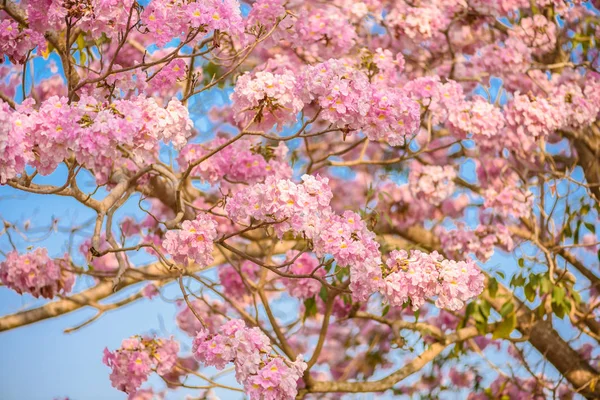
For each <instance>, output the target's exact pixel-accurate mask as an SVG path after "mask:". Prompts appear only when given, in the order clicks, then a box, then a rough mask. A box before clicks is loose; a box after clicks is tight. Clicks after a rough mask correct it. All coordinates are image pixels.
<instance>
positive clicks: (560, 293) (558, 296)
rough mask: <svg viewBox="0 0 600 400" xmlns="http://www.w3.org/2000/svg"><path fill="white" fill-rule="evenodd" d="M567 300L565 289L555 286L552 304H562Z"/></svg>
mask: <svg viewBox="0 0 600 400" xmlns="http://www.w3.org/2000/svg"><path fill="white" fill-rule="evenodd" d="M564 299H565V289H564V288H562V287H560V286H554V288H553V289H552V303H556V304H562V303H563V301H564Z"/></svg>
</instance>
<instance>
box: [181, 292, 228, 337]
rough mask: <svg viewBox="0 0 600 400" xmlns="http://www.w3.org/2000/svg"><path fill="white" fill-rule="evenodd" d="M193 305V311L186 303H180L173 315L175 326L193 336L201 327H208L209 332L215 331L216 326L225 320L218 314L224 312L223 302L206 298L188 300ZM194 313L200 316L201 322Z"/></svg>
mask: <svg viewBox="0 0 600 400" xmlns="http://www.w3.org/2000/svg"><path fill="white" fill-rule="evenodd" d="M190 304H191V306H192V307H194V311H195V313H194V312H192V310H191V309H190V307H189V306H188V304H187V303H185V302H183V303H182V304H181V309H180V310H179V312H178V313H177V316H176V317H175V322H176V323H177V327H179V329H181V330H182V331H184V332H185V333H187V334H188V335H189V336H191V337H194V336H196V333H198V332H199V331H201V330H202V329H208V331H210V332H216V331H217V330H218V328H219V327H220V326H221V325H222V324H223V323H224V322H225V318H224V317H223V316H222V315H221V314H219V312H224V311H225V308H224V306H223V304H222V303H221V302H219V301H217V300H211V299H208V298H202V299H196V300H194V301H191V302H190ZM196 314H197V315H199V316H200V317H201V318H202V322H201V321H199V320H198V318H197V317H196Z"/></svg>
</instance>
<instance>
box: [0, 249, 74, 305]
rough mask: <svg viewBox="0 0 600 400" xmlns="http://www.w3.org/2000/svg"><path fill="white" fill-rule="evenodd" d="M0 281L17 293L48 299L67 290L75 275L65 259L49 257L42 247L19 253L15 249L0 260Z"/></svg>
mask: <svg viewBox="0 0 600 400" xmlns="http://www.w3.org/2000/svg"><path fill="white" fill-rule="evenodd" d="M0 281H2V283H3V284H4V285H6V286H7V287H9V288H11V289H13V290H15V291H16V292H17V293H19V294H23V293H29V294H31V295H32V296H33V297H40V296H41V297H45V298H47V299H51V298H53V297H54V296H56V295H57V294H59V293H60V294H67V293H68V292H70V291H71V289H72V288H73V284H74V283H75V275H73V273H72V272H71V271H70V270H69V269H68V266H67V261H66V260H53V259H51V258H50V257H48V251H47V250H46V249H43V248H38V249H35V250H34V251H31V252H29V253H26V254H21V255H19V253H18V252H17V251H16V250H13V251H11V252H10V253H8V254H7V255H6V259H5V260H4V261H2V262H1V263H0Z"/></svg>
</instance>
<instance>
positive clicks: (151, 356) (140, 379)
mask: <svg viewBox="0 0 600 400" xmlns="http://www.w3.org/2000/svg"><path fill="white" fill-rule="evenodd" d="M178 352H179V343H177V342H176V341H175V340H173V339H160V338H150V337H141V336H133V337H131V338H129V339H124V340H123V342H122V343H121V347H120V348H119V349H117V350H115V351H112V352H111V351H109V350H108V349H107V348H106V349H104V357H103V359H102V362H103V363H104V364H105V365H106V366H108V367H110V368H111V369H112V372H111V374H110V381H111V382H112V385H113V387H115V388H117V389H119V390H122V391H123V392H125V393H130V394H131V393H135V392H136V391H137V390H138V389H139V388H140V386H141V385H142V383H144V382H145V381H147V380H148V377H149V376H150V373H151V372H152V370H155V371H156V373H157V374H159V375H165V374H167V373H169V372H170V371H171V369H172V368H173V367H174V366H175V363H176V362H177V353H178Z"/></svg>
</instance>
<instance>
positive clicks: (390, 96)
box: [303, 54, 421, 146]
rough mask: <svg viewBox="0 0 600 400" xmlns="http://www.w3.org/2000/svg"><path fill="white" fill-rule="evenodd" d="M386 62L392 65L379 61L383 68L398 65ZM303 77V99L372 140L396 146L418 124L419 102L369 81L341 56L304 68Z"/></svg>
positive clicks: (329, 118) (343, 125)
mask: <svg viewBox="0 0 600 400" xmlns="http://www.w3.org/2000/svg"><path fill="white" fill-rule="evenodd" d="M381 56H382V57H379V58H377V56H375V59H376V60H377V59H379V61H380V62H383V61H385V58H386V56H385V55H384V54H381ZM381 58H383V59H384V60H383V61H382V60H381ZM388 64H391V65H385V64H384V65H382V67H383V68H385V69H384V70H383V71H385V70H387V71H390V70H392V71H393V70H396V68H397V66H398V62H394V61H389V62H388ZM303 81H304V82H305V83H306V86H305V97H306V100H305V101H306V102H309V101H311V100H315V101H316V102H317V104H318V105H319V106H320V107H322V109H323V111H322V116H323V118H324V119H325V120H327V121H329V122H331V123H333V124H335V125H336V126H338V127H339V128H343V129H350V130H355V129H362V130H364V132H365V133H366V134H367V136H368V137H369V139H371V140H384V141H386V142H387V143H389V144H390V145H392V146H397V145H401V144H404V141H405V138H406V137H407V136H410V135H413V134H414V133H416V131H417V129H418V127H419V123H420V119H421V114H420V108H419V105H418V103H416V102H415V101H414V100H412V99H411V98H409V97H408V96H407V95H406V94H405V93H404V92H403V91H402V90H399V89H390V88H388V87H385V88H382V87H377V85H376V84H371V83H370V82H369V79H368V77H367V75H366V74H365V73H364V72H363V71H360V70H357V69H354V68H352V67H350V66H348V64H346V63H344V62H342V61H340V60H334V59H330V60H329V61H327V62H324V63H321V64H317V65H314V66H311V67H308V68H306V70H305V71H304V78H303Z"/></svg>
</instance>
